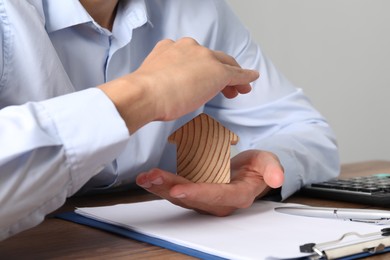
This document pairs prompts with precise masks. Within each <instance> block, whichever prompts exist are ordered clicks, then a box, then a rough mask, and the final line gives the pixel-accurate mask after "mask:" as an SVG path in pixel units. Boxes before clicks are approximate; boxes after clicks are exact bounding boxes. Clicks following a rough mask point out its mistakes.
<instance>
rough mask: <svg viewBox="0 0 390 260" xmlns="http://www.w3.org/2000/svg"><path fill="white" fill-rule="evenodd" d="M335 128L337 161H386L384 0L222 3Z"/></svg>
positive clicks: (387, 20)
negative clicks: (229, 7)
mask: <svg viewBox="0 0 390 260" xmlns="http://www.w3.org/2000/svg"><path fill="white" fill-rule="evenodd" d="M228 3H229V4H230V5H231V6H232V8H233V9H234V11H235V12H236V14H237V15H238V16H239V17H240V19H241V21H242V22H243V23H244V24H245V25H246V26H247V28H248V29H249V30H250V31H251V33H252V35H253V37H254V39H255V40H256V41H257V43H259V44H260V46H261V47H262V49H263V51H264V52H265V54H266V56H268V57H269V58H270V59H271V60H272V61H273V62H274V64H275V65H276V66H277V67H278V68H279V70H280V71H281V72H282V73H283V74H284V75H285V76H286V77H287V78H288V79H289V80H290V81H291V82H293V83H294V84H295V85H296V86H297V87H300V88H303V90H304V91H305V93H306V94H307V95H308V96H309V98H310V99H311V101H312V103H313V104H314V106H315V107H316V108H317V109H318V110H319V111H320V112H321V113H322V114H323V115H324V116H325V117H326V118H327V119H328V121H329V123H330V125H331V126H332V128H333V130H334V131H335V133H336V135H337V138H338V143H339V148H340V156H341V162H342V163H350V162H357V161H367V160H378V159H379V160H380V159H383V160H390V121H389V115H390V87H389V86H390V64H389V62H390V1H389V0H294V1H291V0H256V1H255V0H253V1H252V0H251V1H249V0H248V1H243V0H228Z"/></svg>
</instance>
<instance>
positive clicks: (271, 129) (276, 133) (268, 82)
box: [205, 0, 339, 199]
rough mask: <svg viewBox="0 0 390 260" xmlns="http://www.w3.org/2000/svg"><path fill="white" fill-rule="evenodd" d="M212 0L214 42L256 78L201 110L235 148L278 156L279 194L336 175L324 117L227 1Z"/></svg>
mask: <svg viewBox="0 0 390 260" xmlns="http://www.w3.org/2000/svg"><path fill="white" fill-rule="evenodd" d="M214 3H215V5H216V10H217V17H218V18H217V21H216V23H217V25H218V26H216V28H218V29H217V30H216V31H215V34H216V37H215V39H216V40H215V43H214V46H213V48H215V49H218V50H223V51H225V52H227V53H228V54H230V55H232V56H233V57H235V58H236V59H237V61H238V62H239V64H240V65H241V66H242V67H244V68H252V69H256V70H258V71H259V72H260V78H259V79H258V80H257V81H255V82H254V83H253V84H252V87H253V89H252V92H251V93H249V94H246V95H240V96H239V97H237V98H235V99H230V100H228V99H226V98H224V97H223V96H222V95H218V96H217V97H216V98H214V99H213V100H211V101H210V102H209V103H208V104H207V106H206V108H205V109H206V112H207V113H209V114H210V115H212V116H214V117H215V118H217V119H218V120H220V122H221V123H223V124H225V125H226V126H227V127H228V128H229V129H230V130H232V131H233V132H235V133H236V134H238V136H239V137H240V141H239V143H238V144H237V147H236V149H237V150H238V151H243V150H246V149H260V150H265V151H270V152H273V153H275V154H276V155H277V156H278V157H279V159H280V161H281V163H282V165H283V167H284V169H285V182H284V184H283V186H282V190H281V195H282V199H285V198H287V197H288V196H290V195H292V194H293V193H294V192H296V191H297V190H299V189H300V188H301V187H302V186H303V185H305V184H308V183H312V182H316V181H322V180H326V179H330V178H333V177H336V176H337V175H338V174H339V155H338V149H337V142H336V138H335V135H334V133H333V131H332V129H331V127H330V126H329V124H328V122H327V121H326V119H325V118H324V117H323V116H322V115H321V114H320V113H319V111H317V110H316V109H315V108H314V107H313V106H312V104H311V103H310V100H309V99H308V97H307V96H306V95H305V94H304V92H303V91H302V89H300V88H297V87H295V86H294V85H293V84H291V83H290V82H289V81H288V80H287V79H286V78H285V77H284V76H283V75H282V74H281V73H280V71H278V70H277V69H276V68H275V66H274V65H273V64H272V62H271V61H270V60H269V59H267V57H266V56H265V55H264V54H263V53H262V50H261V49H260V47H259V46H258V45H257V44H256V43H255V42H254V41H253V39H252V38H251V35H250V33H249V32H248V30H247V29H246V28H245V27H244V26H243V25H242V24H241V22H240V21H239V19H238V18H237V17H236V16H235V14H234V13H233V12H232V10H231V9H230V8H229V7H228V6H227V5H226V3H225V2H224V1H220V0H215V1H214Z"/></svg>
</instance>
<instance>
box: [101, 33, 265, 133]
mask: <svg viewBox="0 0 390 260" xmlns="http://www.w3.org/2000/svg"><path fill="white" fill-rule="evenodd" d="M258 77H259V73H258V72H257V71H254V70H247V69H242V68H241V67H240V66H239V64H238V63H237V62H236V60H235V59H234V58H233V57H231V56H229V55H227V54H225V53H223V52H219V51H212V50H210V49H207V48H205V47H203V46H201V45H199V44H198V43H197V42H196V41H195V40H193V39H191V38H183V39H181V40H179V41H177V42H175V41H172V40H163V41H160V42H159V43H158V44H157V45H156V46H155V48H154V49H153V50H152V52H151V53H150V54H149V55H148V56H147V57H146V59H145V60H144V62H143V63H142V65H141V66H140V67H139V68H138V69H137V70H136V71H135V72H133V73H131V74H128V75H126V76H123V77H121V78H118V79H116V80H113V81H111V82H108V83H106V84H103V85H101V86H100V89H102V90H103V91H104V92H105V93H106V95H107V96H108V97H109V98H110V99H111V100H112V101H113V103H114V104H115V106H116V108H117V109H118V111H119V113H120V115H121V116H122V118H123V119H124V120H125V122H126V125H127V127H128V129H129V132H130V133H134V132H135V131H136V130H138V129H139V128H140V127H142V126H143V125H145V124H147V123H149V122H151V121H155V120H162V121H168V120H174V119H177V118H179V117H181V116H183V115H185V114H187V113H189V112H192V111H194V110H196V109H197V108H199V107H200V106H202V105H204V104H205V103H206V102H207V101H209V100H210V99H212V98H213V97H214V96H216V95H217V94H218V93H219V92H222V93H223V94H224V95H225V97H227V98H234V97H236V96H237V95H238V94H245V93H248V92H250V91H251V86H250V85H249V83H250V82H252V81H254V80H256V79H257V78H258Z"/></svg>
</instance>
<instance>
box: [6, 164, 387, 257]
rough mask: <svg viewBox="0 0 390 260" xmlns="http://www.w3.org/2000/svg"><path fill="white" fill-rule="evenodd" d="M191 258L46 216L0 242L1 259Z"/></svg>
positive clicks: (365, 171)
mask: <svg viewBox="0 0 390 260" xmlns="http://www.w3.org/2000/svg"><path fill="white" fill-rule="evenodd" d="M341 172H342V173H341V176H343V177H349V176H365V175H370V174H374V173H381V172H388V173H390V161H370V162H363V163H354V164H347V165H343V166H342V170H341ZM152 199H156V197H155V196H154V195H151V194H148V193H145V192H144V191H141V190H135V191H127V192H120V193H114V194H104V195H94V196H89V197H88V196H87V197H76V198H70V199H68V200H67V202H66V204H65V205H64V206H63V207H62V208H60V209H59V210H58V211H57V212H65V211H71V210H73V209H74V208H75V207H76V206H77V207H85V206H103V205H111V204H117V203H131V202H136V201H146V200H152ZM286 202H294V203H302V204H307V205H313V206H329V207H366V208H369V207H368V206H365V205H361V204H354V203H346V202H338V201H330V200H321V199H315V198H306V197H302V196H300V195H299V194H296V195H294V196H292V197H291V198H289V199H288V200H286ZM389 257H390V256H389V254H383V255H377V256H373V257H369V259H372V260H374V259H375V260H378V259H383V260H384V259H389ZM53 258H55V259H80V258H84V259H86V258H100V259H113V258H127V259H172V260H175V259H180V260H182V259H184V260H186V259H194V258H193V257H190V256H186V255H183V254H180V253H176V252H173V251H170V250H167V249H163V248H160V247H156V246H152V245H149V244H146V243H142V242H138V241H135V240H131V239H128V238H123V237H120V236H117V235H114V234H111V233H107V232H104V231H101V230H97V229H94V228H90V227H87V226H83V225H79V224H75V223H72V222H67V221H64V220H60V219H56V218H53V217H52V215H51V216H48V217H47V218H46V220H45V221H44V222H43V223H41V224H40V225H38V226H37V227H35V228H32V229H30V230H27V231H24V232H22V233H20V234H18V235H16V236H13V237H11V238H9V239H7V240H5V241H3V242H0V259H53Z"/></svg>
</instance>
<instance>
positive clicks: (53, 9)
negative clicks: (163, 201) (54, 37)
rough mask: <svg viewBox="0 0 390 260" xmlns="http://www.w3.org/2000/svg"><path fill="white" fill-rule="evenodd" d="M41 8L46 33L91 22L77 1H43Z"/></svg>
mask: <svg viewBox="0 0 390 260" xmlns="http://www.w3.org/2000/svg"><path fill="white" fill-rule="evenodd" d="M43 7H44V13H45V19H46V30H47V32H48V33H51V32H54V31H58V30H61V29H64V28H67V27H71V26H74V25H77V24H82V23H87V22H92V21H93V19H92V18H91V16H90V15H89V14H88V12H87V11H86V10H85V9H84V7H83V6H82V5H81V4H80V2H79V1H78V0H65V1H58V0H43Z"/></svg>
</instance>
